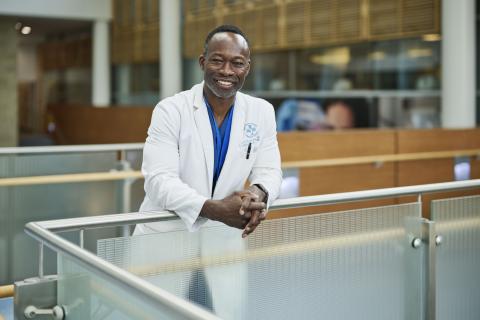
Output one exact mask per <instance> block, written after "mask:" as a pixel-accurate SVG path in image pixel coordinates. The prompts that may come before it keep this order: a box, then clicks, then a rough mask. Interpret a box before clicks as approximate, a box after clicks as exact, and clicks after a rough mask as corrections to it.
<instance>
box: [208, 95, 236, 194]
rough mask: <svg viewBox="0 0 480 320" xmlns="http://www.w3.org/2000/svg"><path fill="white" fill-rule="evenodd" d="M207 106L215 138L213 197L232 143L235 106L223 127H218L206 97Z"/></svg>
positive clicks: (224, 121) (231, 108) (229, 112)
mask: <svg viewBox="0 0 480 320" xmlns="http://www.w3.org/2000/svg"><path fill="white" fill-rule="evenodd" d="M204 100H205V104H206V105H207V110H208V117H209V119H210V127H211V128H212V136H213V150H214V151H213V155H214V157H213V159H214V160H213V184H212V195H213V191H214V190H215V186H216V184H217V180H218V177H219V176H220V172H221V171H222V167H223V163H224V162H225V157H226V156H227V151H228V145H229V143H230V131H231V129H232V118H233V108H234V105H232V106H231V107H230V110H229V111H228V113H227V115H226V116H225V119H224V120H223V122H222V125H221V126H220V127H218V125H217V121H216V120H215V116H214V115H213V109H212V107H211V106H210V104H209V103H208V101H207V99H206V98H205V97H204Z"/></svg>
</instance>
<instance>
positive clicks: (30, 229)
mask: <svg viewBox="0 0 480 320" xmlns="http://www.w3.org/2000/svg"><path fill="white" fill-rule="evenodd" d="M25 231H26V232H27V233H28V234H29V235H30V236H32V237H34V238H35V239H37V240H38V241H39V242H40V243H42V244H45V245H47V246H49V247H50V248H52V249H53V250H55V251H57V252H60V253H61V254H63V255H66V256H68V257H70V258H71V259H73V260H75V261H76V262H77V263H79V264H81V265H83V266H85V267H87V268H88V269H92V270H95V272H97V273H100V274H101V275H102V276H104V277H107V278H109V279H111V280H113V281H114V282H115V284H117V285H118V286H120V287H122V288H124V289H125V290H129V291H132V292H133V293H134V294H136V296H138V297H139V298H140V299H141V300H142V301H147V302H149V303H151V304H152V305H162V306H164V307H166V308H168V309H169V310H172V311H175V312H178V313H181V314H182V315H183V316H186V317H187V318H189V319H202V320H219V318H218V317H216V316H214V315H213V314H211V313H209V312H208V311H205V310H204V309H202V308H200V307H198V306H196V305H194V304H193V303H190V302H187V301H185V300H183V299H181V298H179V297H177V296H175V295H174V294H171V293H170V292H167V291H165V290H163V289H161V288H159V287H156V286H155V285H153V284H151V283H149V282H147V281H145V280H143V279H141V278H139V277H137V276H135V275H133V274H131V273H130V272H128V271H126V270H123V269H121V268H119V267H116V266H114V265H113V264H111V263H109V262H107V261H105V260H103V259H101V258H99V257H97V256H96V255H94V254H93V253H90V252H88V251H87V250H84V249H82V248H80V247H79V246H77V245H75V244H73V243H71V242H69V241H68V240H65V239H63V238H61V237H60V236H58V235H56V234H54V233H52V232H51V231H49V230H47V229H45V228H43V227H42V226H40V224H39V223H36V222H30V223H28V224H27V225H26V227H25Z"/></svg>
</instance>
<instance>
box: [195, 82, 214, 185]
mask: <svg viewBox="0 0 480 320" xmlns="http://www.w3.org/2000/svg"><path fill="white" fill-rule="evenodd" d="M193 99H194V102H193V103H194V108H195V110H194V118H195V124H196V126H197V130H198V133H199V136H200V140H201V141H202V148H203V154H204V158H205V165H206V168H207V173H208V188H209V193H211V192H212V191H211V190H212V182H213V136H212V127H211V126H210V118H209V117H208V110H207V106H206V105H205V101H204V99H203V82H202V85H199V86H197V88H196V90H195V92H194V97H193ZM192 160H193V161H195V160H197V159H192Z"/></svg>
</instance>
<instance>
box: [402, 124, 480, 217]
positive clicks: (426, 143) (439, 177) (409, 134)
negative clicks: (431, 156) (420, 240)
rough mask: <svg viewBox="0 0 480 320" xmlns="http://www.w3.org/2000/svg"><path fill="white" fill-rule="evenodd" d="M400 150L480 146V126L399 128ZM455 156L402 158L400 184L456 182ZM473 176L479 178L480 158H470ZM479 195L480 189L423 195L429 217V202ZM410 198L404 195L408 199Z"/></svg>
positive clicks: (452, 148) (432, 149)
mask: <svg viewBox="0 0 480 320" xmlns="http://www.w3.org/2000/svg"><path fill="white" fill-rule="evenodd" d="M397 135H398V153H410V152H431V151H450V150H462V149H478V148H480V129H461V130H453V129H452V130H447V129H432V130H399V131H398V133H397ZM454 163H455V162H454V159H436V160H420V161H403V162H400V163H398V182H397V185H398V186H408V185H419V184H427V183H439V182H448V181H454ZM471 165H472V175H471V177H472V178H478V177H479V173H480V172H479V171H480V169H479V165H480V161H477V160H476V158H474V159H473V158H472V159H471ZM472 194H479V192H478V191H456V192H448V193H436V194H427V195H423V196H422V198H423V199H422V200H423V201H422V202H423V208H422V209H423V210H422V211H423V213H424V216H425V217H426V218H428V217H430V201H431V200H433V199H442V198H446V197H458V196H462V195H472ZM410 200H411V198H402V199H401V200H400V202H408V201H410Z"/></svg>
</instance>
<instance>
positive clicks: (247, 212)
mask: <svg viewBox="0 0 480 320" xmlns="http://www.w3.org/2000/svg"><path fill="white" fill-rule="evenodd" d="M245 197H248V198H251V199H257V198H258V196H257V195H256V194H254V193H252V192H251V191H248V190H245V191H241V192H235V193H233V194H232V195H230V196H228V197H226V198H224V199H222V200H207V201H206V202H205V203H204V205H203V207H202V211H201V212H200V215H201V216H202V217H205V218H207V219H210V220H215V221H220V222H222V223H224V224H226V225H228V226H230V227H234V228H237V229H244V228H245V227H246V225H247V224H248V222H249V221H250V218H251V214H252V212H254V211H262V210H263V209H265V203H264V202H261V201H250V202H249V203H248V205H247V206H246V205H245V203H244V202H242V199H244V198H245ZM240 209H242V210H243V214H240Z"/></svg>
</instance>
